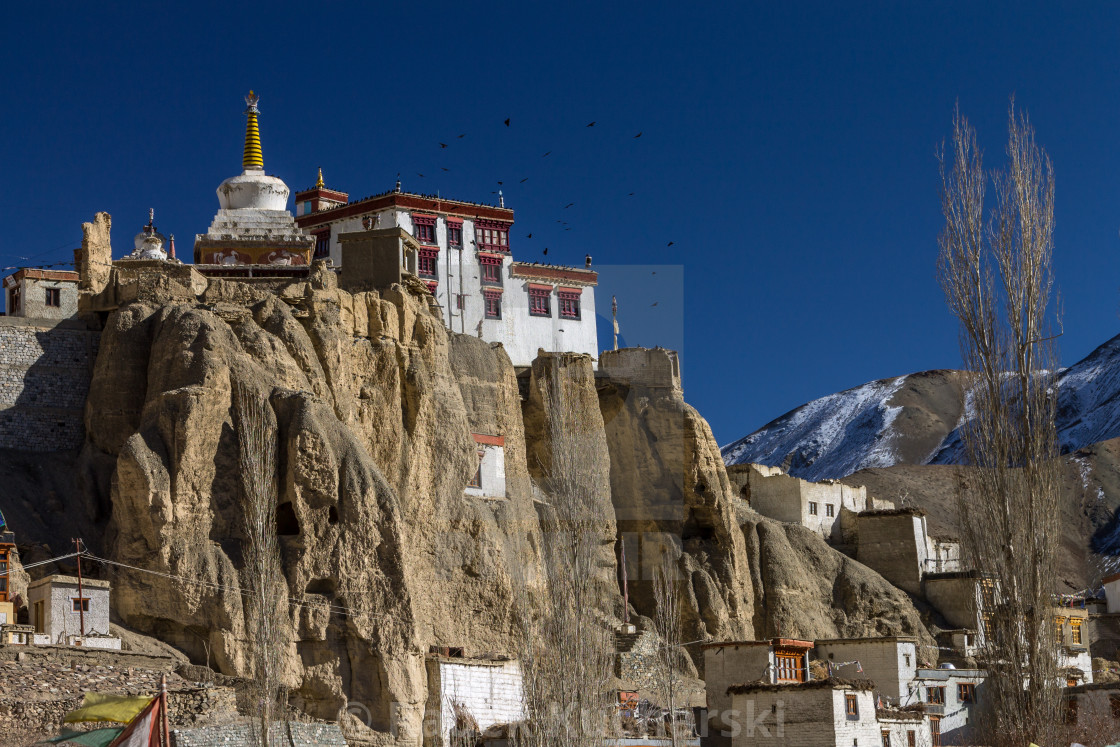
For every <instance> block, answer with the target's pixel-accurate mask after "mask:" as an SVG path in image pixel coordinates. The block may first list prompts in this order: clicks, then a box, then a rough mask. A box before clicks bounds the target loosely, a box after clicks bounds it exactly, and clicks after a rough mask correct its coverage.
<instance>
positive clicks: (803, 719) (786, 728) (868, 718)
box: [701, 678, 883, 747]
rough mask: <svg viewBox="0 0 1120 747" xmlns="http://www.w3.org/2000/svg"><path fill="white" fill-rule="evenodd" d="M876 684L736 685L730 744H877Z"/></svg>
mask: <svg viewBox="0 0 1120 747" xmlns="http://www.w3.org/2000/svg"><path fill="white" fill-rule="evenodd" d="M873 688H874V685H873V684H872V683H871V682H869V681H867V680H845V679H837V678H828V679H823V680H812V681H810V682H792V683H780V684H771V683H754V684H749V683H748V684H741V685H732V686H731V687H729V688H728V689H727V693H728V695H729V696H730V698H731V714H730V716H729V720H732V721H733V722H734V723H735V724H736V725H737V729H735V734H734V736H732V737H731V740H730V744H731V747H763V746H766V747H826V746H827V747H834V746H835V747H878V746H879V745H881V744H882V738H883V737H882V729H881V728H880V726H879V722H878V721H877V719H876V716H875V696H874V694H873V693H872V690H873ZM701 743H702V744H705V743H706V741H705V740H703V739H702V740H701Z"/></svg>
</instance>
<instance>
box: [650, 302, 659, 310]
mask: <svg viewBox="0 0 1120 747" xmlns="http://www.w3.org/2000/svg"><path fill="white" fill-rule="evenodd" d="M659 303H660V301H654V302H653V303H651V304H650V305H649V307H650V308H651V309H652V308H653V307H654V306H656V305H657V304H659Z"/></svg>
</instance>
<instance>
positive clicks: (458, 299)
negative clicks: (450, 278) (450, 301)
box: [455, 293, 467, 311]
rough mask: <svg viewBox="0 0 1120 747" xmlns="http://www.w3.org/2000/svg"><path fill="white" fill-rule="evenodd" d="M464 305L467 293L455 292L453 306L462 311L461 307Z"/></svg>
mask: <svg viewBox="0 0 1120 747" xmlns="http://www.w3.org/2000/svg"><path fill="white" fill-rule="evenodd" d="M466 305H467V294H466V293H456V294H455V308H457V309H458V310H459V311H462V310H463V307H464V306H466Z"/></svg>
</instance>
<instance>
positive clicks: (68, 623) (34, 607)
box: [27, 575, 121, 649]
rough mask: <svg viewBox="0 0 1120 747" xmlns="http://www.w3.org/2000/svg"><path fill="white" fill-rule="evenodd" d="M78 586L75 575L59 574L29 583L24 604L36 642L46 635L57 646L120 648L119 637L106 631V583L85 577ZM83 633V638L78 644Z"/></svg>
mask: <svg viewBox="0 0 1120 747" xmlns="http://www.w3.org/2000/svg"><path fill="white" fill-rule="evenodd" d="M81 587H82V589H81V592H80V593H79V591H78V579H77V578H75V577H73V576H58V575H55V576H47V577H46V578H41V579H39V580H38V581H32V582H31V583H30V584H29V585H28V587H27V603H28V607H29V608H30V610H31V624H32V625H33V626H34V628H35V633H36V635H35V642H36V643H39V642H40V640H42V639H41V638H40V636H45V637H46V638H47V639H48V640H49V642H50V643H52V644H57V645H83V646H87V647H89V648H111V649H119V648H120V646H121V641H120V639H119V638H115V637H111V636H110V634H109V582H108V581H101V580H97V579H85V580H83V581H82V584H81ZM83 600H84V601H83ZM79 605H80V606H81V609H79ZM83 624H84V626H85V627H84V630H83V627H82V626H83ZM83 633H84V635H85V636H86V637H85V638H84V639H83V640H81V643H79V642H78V641H79V639H81V638H82V635H83ZM91 636H92V637H91Z"/></svg>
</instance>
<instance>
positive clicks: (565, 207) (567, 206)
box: [564, 202, 575, 210]
mask: <svg viewBox="0 0 1120 747" xmlns="http://www.w3.org/2000/svg"><path fill="white" fill-rule="evenodd" d="M572 205H575V203H574V202H569V203H568V204H567V205H565V206H564V209H565V210H567V209H568V208H570V207H571V206H572Z"/></svg>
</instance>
